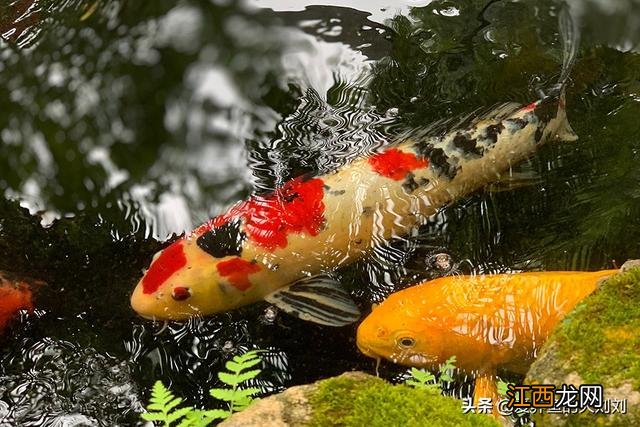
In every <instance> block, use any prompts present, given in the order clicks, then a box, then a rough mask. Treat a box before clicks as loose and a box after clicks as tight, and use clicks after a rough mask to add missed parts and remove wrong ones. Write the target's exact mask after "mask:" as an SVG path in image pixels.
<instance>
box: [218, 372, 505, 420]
mask: <svg viewBox="0 0 640 427" xmlns="http://www.w3.org/2000/svg"><path fill="white" fill-rule="evenodd" d="M461 408H462V405H461V403H460V401H459V400H456V399H452V398H448V397H444V396H441V395H440V394H438V393H435V392H431V391H427V390H418V389H414V388H411V387H408V386H405V385H392V384H389V383H388V382H386V381H384V380H381V379H380V378H376V377H373V376H371V375H367V374H365V373H362V372H348V373H345V374H342V375H340V376H339V377H335V378H330V379H327V380H322V381H318V382H317V383H314V384H310V385H304V386H297V387H291V388H290V389H288V390H286V391H284V392H283V393H280V394H277V395H274V396H270V397H268V398H266V399H262V400H259V401H257V402H256V403H254V404H253V405H251V406H250V407H249V408H247V409H246V410H244V411H243V412H240V413H237V414H235V415H233V416H232V417H231V418H229V419H228V420H226V421H225V422H223V423H222V424H221V425H223V426H225V427H230V426H243V427H247V426H265V425H268V426H274V427H285V426H309V427H312V426H318V427H319V426H338V425H339V426H345V427H346V426H369V427H374V426H385V427H386V426H433V427H439V426H442V427H449V426H451V427H457V426H463V427H464V426H480V427H482V426H499V424H498V422H497V421H496V420H494V419H493V418H491V417H489V416H487V415H479V414H463V413H462V410H461Z"/></svg>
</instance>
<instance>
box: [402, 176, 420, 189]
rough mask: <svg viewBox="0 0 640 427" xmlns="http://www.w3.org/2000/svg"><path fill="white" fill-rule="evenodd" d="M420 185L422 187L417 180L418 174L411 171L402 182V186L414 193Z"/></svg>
mask: <svg viewBox="0 0 640 427" xmlns="http://www.w3.org/2000/svg"><path fill="white" fill-rule="evenodd" d="M418 187H420V185H418V183H417V182H416V176H415V175H414V174H412V173H411V172H409V173H408V174H407V177H406V178H405V179H404V182H403V183H402V188H404V189H405V191H406V192H407V193H413V192H414V191H415V189H416V188H418Z"/></svg>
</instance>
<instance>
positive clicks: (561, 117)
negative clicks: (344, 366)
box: [131, 43, 577, 326]
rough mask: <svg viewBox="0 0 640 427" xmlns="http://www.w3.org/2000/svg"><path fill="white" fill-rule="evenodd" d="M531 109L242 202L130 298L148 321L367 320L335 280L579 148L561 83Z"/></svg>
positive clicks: (519, 108)
mask: <svg viewBox="0 0 640 427" xmlns="http://www.w3.org/2000/svg"><path fill="white" fill-rule="evenodd" d="M575 46H576V44H575V43H572V44H571V46H570V47H572V48H571V49H568V50H565V61H564V63H563V71H562V74H561V77H560V84H559V85H558V86H557V87H556V88H554V89H553V91H552V92H551V93H550V94H549V95H548V96H546V97H543V98H542V99H540V100H538V101H536V102H532V103H530V104H528V105H524V106H523V105H520V104H517V103H507V104H502V105H499V106H498V107H495V108H493V109H491V111H490V112H489V113H487V114H483V115H478V116H475V117H470V118H466V119H465V120H462V121H461V122H459V123H457V124H456V125H454V126H450V125H444V124H440V126H439V127H437V129H436V127H434V128H432V129H430V131H428V132H419V133H418V132H416V133H414V134H413V135H412V136H411V137H407V138H401V139H400V140H399V141H398V142H397V143H396V144H394V145H393V146H391V147H388V148H386V149H384V150H383V151H381V152H379V153H375V154H372V155H370V156H366V157H362V158H360V159H357V160H355V161H353V162H351V163H350V164H347V165H345V166H343V167H341V168H339V169H338V170H336V171H334V172H332V173H329V174H326V175H323V176H302V177H298V178H295V179H292V180H290V181H288V182H287V183H285V184H284V185H283V186H282V187H279V188H277V189H276V190H275V191H273V192H272V193H271V194H267V195H260V196H254V197H251V198H250V199H248V200H246V201H243V202H240V203H239V204H237V205H235V206H234V207H232V208H231V209H230V210H229V211H228V212H227V213H224V214H222V215H220V216H218V217H216V218H213V219H212V220H210V221H209V222H207V223H205V224H203V225H201V226H200V227H198V228H196V229H195V230H194V231H192V232H191V233H189V234H188V235H186V236H184V237H182V238H180V239H179V240H177V241H176V242H174V243H172V244H171V245H170V246H168V247H167V248H165V249H164V250H163V251H161V252H159V253H158V254H157V255H156V256H155V257H154V260H153V261H152V263H151V266H150V267H149V269H148V270H147V271H146V273H145V274H144V276H143V277H142V279H141V280H140V282H139V283H138V285H137V286H136V288H135V290H134V291H133V295H132V296H131V305H132V307H133V309H134V310H135V311H136V312H138V313H139V314H140V315H142V316H144V317H147V318H153V319H173V320H180V319H186V318H189V317H192V316H195V315H210V314H214V313H220V312H225V311H229V310H232V309H235V308H237V307H241V306H244V305H247V304H251V303H254V302H257V301H260V300H266V301H268V302H270V303H272V304H274V305H276V306H278V307H279V308H280V309H282V310H283V311H285V312H287V313H290V314H292V315H295V316H298V317H299V318H301V319H305V320H310V321H314V322H317V323H320V324H324V325H331V326H341V325H345V324H348V323H351V322H354V321H356V320H357V319H358V318H359V315H360V312H359V310H358V308H357V306H356V305H355V303H354V302H353V301H352V300H351V298H350V296H349V295H348V293H347V292H345V290H344V289H343V288H342V287H341V286H340V284H339V283H337V282H336V280H335V279H333V278H332V277H331V276H329V275H328V274H327V273H330V272H332V271H333V270H335V269H336V268H339V267H342V266H345V265H347V264H350V263H352V262H354V261H356V260H358V259H360V258H362V257H364V256H366V255H367V254H368V253H369V252H370V251H371V249H372V248H373V247H374V246H375V245H376V244H379V243H380V242H383V241H385V240H388V239H390V238H392V237H395V236H402V235H405V234H407V233H408V232H409V231H410V230H411V229H413V228H414V227H416V226H419V225H421V224H423V223H424V222H425V221H426V220H427V218H429V216H431V215H433V214H435V213H437V211H438V210H439V209H440V208H442V207H444V206H446V205H448V204H450V203H452V202H454V201H455V200H457V199H459V198H461V197H464V196H466V195H468V194H469V193H471V192H473V191H476V190H478V189H480V188H482V187H484V186H485V185H487V184H489V183H491V182H494V181H496V180H499V179H500V178H501V177H505V176H508V174H509V171H510V169H511V168H512V166H514V165H515V164H517V163H519V162H520V161H522V160H524V159H526V158H528V157H530V156H531V155H533V154H534V153H535V152H536V150H537V149H538V148H539V147H540V146H541V145H542V144H544V143H545V142H547V141H549V140H552V139H560V140H575V139H576V138H577V137H576V135H575V134H574V133H573V131H572V130H571V127H570V126H569V123H568V121H567V117H566V113H565V103H564V83H565V82H566V80H567V75H568V70H569V68H570V65H571V63H572V62H573V58H574V57H575Z"/></svg>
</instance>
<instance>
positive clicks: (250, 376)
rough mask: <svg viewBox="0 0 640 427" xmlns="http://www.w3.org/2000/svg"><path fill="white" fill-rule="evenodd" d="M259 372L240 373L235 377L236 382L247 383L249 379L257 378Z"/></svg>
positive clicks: (257, 370) (254, 370)
mask: <svg viewBox="0 0 640 427" xmlns="http://www.w3.org/2000/svg"><path fill="white" fill-rule="evenodd" d="M260 372H262V371H261V370H260V369H253V370H251V371H246V372H242V373H240V374H238V375H237V376H236V380H237V381H238V384H240V383H244V382H246V381H249V380H250V379H253V378H255V377H257V376H258V375H259V374H260Z"/></svg>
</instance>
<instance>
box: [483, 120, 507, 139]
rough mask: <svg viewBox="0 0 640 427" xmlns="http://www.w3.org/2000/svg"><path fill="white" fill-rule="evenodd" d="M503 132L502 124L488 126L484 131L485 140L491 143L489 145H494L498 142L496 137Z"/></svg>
mask: <svg viewBox="0 0 640 427" xmlns="http://www.w3.org/2000/svg"><path fill="white" fill-rule="evenodd" d="M503 130H504V125H503V124H502V123H497V124H495V125H489V126H487V128H486V130H485V138H487V139H488V140H489V141H491V144H495V143H496V142H497V141H498V135H500V134H501V133H502V131H503Z"/></svg>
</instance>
